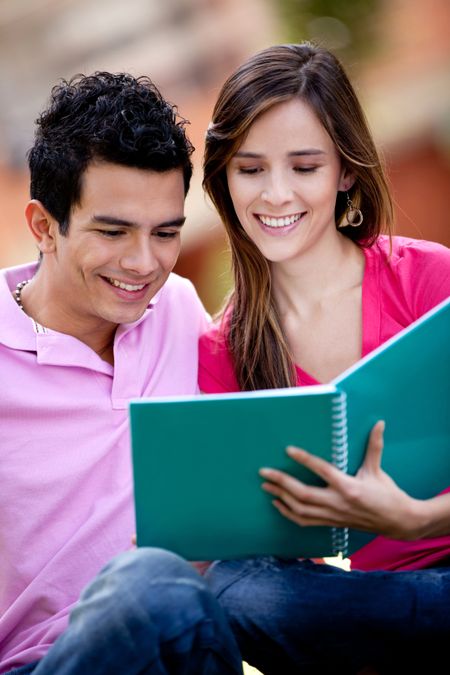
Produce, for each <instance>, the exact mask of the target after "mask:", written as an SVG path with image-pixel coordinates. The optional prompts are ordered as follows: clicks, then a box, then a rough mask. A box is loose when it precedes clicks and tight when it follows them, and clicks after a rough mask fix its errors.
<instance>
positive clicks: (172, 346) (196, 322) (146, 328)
mask: <svg viewBox="0 0 450 675" xmlns="http://www.w3.org/2000/svg"><path fill="white" fill-rule="evenodd" d="M35 267H36V266H35V265H30V266H22V267H17V268H13V269H10V270H4V271H2V272H0V317H1V320H0V373H1V386H0V486H1V487H0V673H4V672H6V671H8V670H10V669H12V668H14V667H18V666H20V665H24V664H26V663H30V662H32V661H35V660H38V659H40V658H41V657H42V656H44V654H45V653H46V651H47V650H48V649H49V647H50V646H51V644H52V643H53V642H54V641H55V639H56V638H57V637H58V635H59V634H60V633H61V632H62V631H63V630H64V629H65V627H66V624H67V619H68V614H69V612H70V610H71V608H72V607H73V605H74V603H76V601H77V599H78V597H79V595H80V592H81V590H82V589H83V588H84V586H86V584H87V583H88V582H89V581H90V580H92V579H93V577H94V576H95V575H96V574H97V573H98V572H99V570H100V569H101V568H102V567H103V566H104V565H105V564H106V563H107V562H108V561H109V560H110V559H111V558H112V557H113V556H115V555H116V554H118V553H120V552H122V551H125V550H126V549H128V548H130V546H131V537H132V535H133V533H134V532H135V520H134V509H133V499H132V475H131V461H130V443H129V430H128V408H127V405H128V401H129V400H130V399H131V398H135V397H140V396H152V395H155V396H164V395H171V394H193V393H196V392H197V370H198V359H197V343H198V338H199V335H200V333H201V332H202V331H204V330H205V328H206V325H207V317H206V313H205V310H204V309H203V307H202V305H201V302H200V300H199V298H198V296H197V294H196V292H195V290H194V288H193V286H192V284H191V283H190V282H189V281H188V280H186V279H182V278H181V277H178V276H176V275H174V274H172V275H171V276H170V277H169V279H168V281H167V283H166V284H165V286H164V287H163V289H162V290H161V291H160V292H159V293H158V295H157V296H156V297H155V298H154V299H153V301H152V303H151V304H150V306H149V307H148V309H147V310H146V311H145V314H144V316H143V317H142V318H141V319H140V320H139V321H136V322H135V323H133V324H127V325H122V326H120V327H119V328H118V329H117V332H116V337H115V343H114V357H115V365H114V367H113V366H111V365H110V364H108V363H106V362H105V361H102V359H101V358H100V357H99V356H98V355H97V354H96V353H95V352H94V351H92V350H91V349H90V348H89V347H87V346H86V345H85V344H84V343H82V342H80V341H78V340H77V339H75V338H73V337H71V336H69V335H64V334H62V333H57V332H55V331H51V330H46V329H43V328H42V327H40V326H37V325H36V324H34V322H33V321H32V320H31V319H30V318H29V317H27V316H26V315H25V314H24V313H23V312H22V311H21V310H20V309H19V307H18V306H17V304H16V303H15V301H14V299H13V297H12V296H11V290H13V289H14V288H15V286H16V284H17V283H18V282H19V281H21V280H23V279H27V278H30V277H31V276H33V274H34V272H35ZM150 440H151V439H150Z"/></svg>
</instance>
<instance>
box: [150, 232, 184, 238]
mask: <svg viewBox="0 0 450 675" xmlns="http://www.w3.org/2000/svg"><path fill="white" fill-rule="evenodd" d="M179 234H180V233H179V232H166V231H165V230H157V231H156V232H155V236H156V237H158V238H159V239H175V237H177V236H178V235H179Z"/></svg>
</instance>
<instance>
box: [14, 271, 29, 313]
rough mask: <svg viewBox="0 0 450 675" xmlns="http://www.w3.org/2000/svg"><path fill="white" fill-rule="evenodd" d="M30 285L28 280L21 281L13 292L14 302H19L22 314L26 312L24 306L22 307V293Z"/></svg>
mask: <svg viewBox="0 0 450 675" xmlns="http://www.w3.org/2000/svg"><path fill="white" fill-rule="evenodd" d="M29 283H30V279H26V280H25V281H20V282H19V283H18V284H17V286H16V290H15V291H14V292H13V296H14V300H15V301H16V302H17V304H18V305H19V307H20V309H21V310H22V312H24V311H25V310H24V308H23V305H22V291H23V289H24V288H25V286H26V285H27V284H29Z"/></svg>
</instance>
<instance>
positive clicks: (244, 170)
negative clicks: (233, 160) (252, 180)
mask: <svg viewBox="0 0 450 675" xmlns="http://www.w3.org/2000/svg"><path fill="white" fill-rule="evenodd" d="M260 171H261V169H260V168H259V167H257V166H250V167H247V166H240V167H239V173H244V174H246V175H252V174H255V173H259V172H260Z"/></svg>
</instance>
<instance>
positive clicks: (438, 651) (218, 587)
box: [206, 558, 450, 675]
mask: <svg viewBox="0 0 450 675" xmlns="http://www.w3.org/2000/svg"><path fill="white" fill-rule="evenodd" d="M206 579H207V581H208V584H209V586H210V588H211V589H212V590H213V592H214V594H215V595H216V597H217V598H218V600H219V602H220V603H221V605H222V607H223V608H224V609H225V611H226V614H227V617H228V620H229V623H230V625H231V628H232V629H233V632H234V634H235V636H236V638H237V641H238V645H239V648H240V651H241V654H242V658H243V659H244V661H247V662H248V663H250V664H251V665H253V666H254V667H256V668H257V669H258V670H260V671H261V672H262V673H264V674H265V675H280V673H283V675H294V674H295V675H297V674H298V673H301V674H302V675H306V674H308V673H315V674H316V675H317V673H319V674H320V675H326V674H328V673H330V675H331V674H333V675H336V673H339V674H340V673H345V675H351V673H358V672H360V671H361V670H362V669H363V668H365V667H368V666H371V667H372V668H375V669H376V672H378V673H396V675H401V674H403V673H419V672H421V673H434V672H439V670H438V667H437V665H436V664H437V663H438V662H439V658H440V657H441V658H442V662H444V663H445V662H447V663H448V643H449V641H450V568H448V567H443V568H433V569H429V570H421V571H417V572H357V571H354V572H345V571H343V570H341V569H339V568H337V567H331V566H329V565H316V564H314V563H312V562H310V561H304V562H299V561H296V560H279V559H275V558H256V559H252V560H240V561H239V560H233V561H220V562H217V563H214V565H213V566H212V567H211V568H210V569H209V570H208V572H207V574H206ZM419 664H420V665H419ZM444 669H445V668H444Z"/></svg>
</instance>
